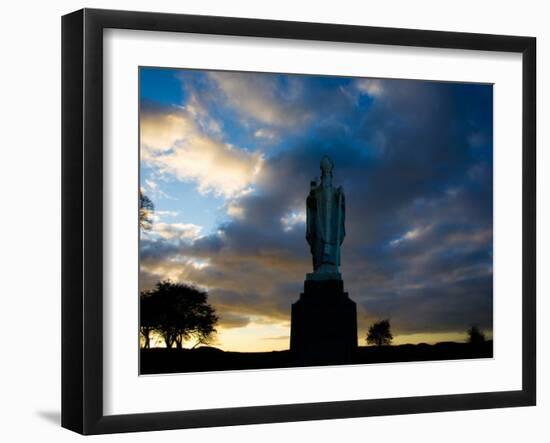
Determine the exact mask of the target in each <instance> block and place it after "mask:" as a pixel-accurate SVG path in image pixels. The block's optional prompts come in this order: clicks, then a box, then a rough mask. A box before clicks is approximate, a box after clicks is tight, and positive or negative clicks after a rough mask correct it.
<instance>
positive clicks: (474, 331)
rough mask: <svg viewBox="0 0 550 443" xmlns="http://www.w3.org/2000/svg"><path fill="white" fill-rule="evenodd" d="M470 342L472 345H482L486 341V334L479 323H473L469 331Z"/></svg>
mask: <svg viewBox="0 0 550 443" xmlns="http://www.w3.org/2000/svg"><path fill="white" fill-rule="evenodd" d="M467 334H468V343H470V344H471V345H480V344H483V343H485V334H484V333H483V332H482V331H481V330H480V329H479V327H478V326H477V325H472V327H471V328H470V329H468V331H467Z"/></svg>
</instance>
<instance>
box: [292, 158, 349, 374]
mask: <svg viewBox="0 0 550 443" xmlns="http://www.w3.org/2000/svg"><path fill="white" fill-rule="evenodd" d="M333 167H334V165H333V163H332V161H331V160H330V158H328V157H327V156H326V155H325V156H324V157H323V158H322V159H321V183H320V184H319V185H317V182H316V181H314V182H311V188H310V191H309V195H308V197H307V200H306V207H307V227H306V240H307V242H308V243H309V247H310V251H311V255H312V256H313V272H312V273H308V274H306V280H305V281H304V292H302V293H301V294H300V298H299V299H298V301H296V302H295V303H293V304H292V311H291V319H290V351H291V353H292V356H293V359H294V362H295V363H296V364H298V365H311V364H340V363H350V362H352V361H353V359H354V358H355V354H356V350H357V307H356V305H355V302H353V301H352V300H350V298H349V296H348V293H347V292H345V291H344V281H343V280H342V276H341V275H340V272H339V271H338V266H340V246H341V245H342V242H343V241H344V236H345V235H346V233H345V230H344V222H345V220H344V219H345V213H346V203H345V199H344V191H343V190H342V188H341V187H339V188H335V187H333V186H332V169H333Z"/></svg>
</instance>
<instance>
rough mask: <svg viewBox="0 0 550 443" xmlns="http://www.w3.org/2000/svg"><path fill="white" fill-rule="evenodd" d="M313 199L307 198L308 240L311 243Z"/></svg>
mask: <svg viewBox="0 0 550 443" xmlns="http://www.w3.org/2000/svg"><path fill="white" fill-rule="evenodd" d="M311 215H312V214H311V199H310V197H309V196H308V198H307V199H306V240H307V242H308V243H309V244H311Z"/></svg>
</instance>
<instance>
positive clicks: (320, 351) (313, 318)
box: [290, 280, 357, 365]
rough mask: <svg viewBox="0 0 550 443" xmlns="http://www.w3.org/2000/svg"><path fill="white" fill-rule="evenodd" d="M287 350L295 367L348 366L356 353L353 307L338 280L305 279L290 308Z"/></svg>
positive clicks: (355, 310) (355, 316) (355, 312)
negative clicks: (300, 291)
mask: <svg viewBox="0 0 550 443" xmlns="http://www.w3.org/2000/svg"><path fill="white" fill-rule="evenodd" d="M290 350H291V352H292V354H293V357H294V359H295V361H296V363H297V364H304V365H305V364H313V365H316V364H318V365H323V364H339V363H349V362H351V361H352V358H353V355H354V354H355V352H356V350H357V308H356V305H355V302H353V301H352V300H350V299H349V297H348V294H347V292H344V283H343V281H342V280H320V281H316V280H306V281H305V282H304V292H303V293H302V294H300V299H299V300H298V301H297V302H296V303H294V304H293V305H292V315H291V326H290Z"/></svg>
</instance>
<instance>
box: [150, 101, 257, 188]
mask: <svg viewBox="0 0 550 443" xmlns="http://www.w3.org/2000/svg"><path fill="white" fill-rule="evenodd" d="M140 133H141V156H142V161H143V162H144V163H145V164H146V165H148V166H151V167H155V168H157V170H158V172H159V174H170V175H173V176H175V177H176V178H178V179H181V180H188V181H194V182H196V183H197V185H198V186H197V187H198V190H199V192H202V193H208V192H214V193H216V194H221V195H223V196H226V197H232V196H236V195H239V194H240V193H242V192H245V191H246V190H247V188H248V187H249V186H251V185H252V183H253V182H254V179H255V177H256V175H257V174H258V173H259V172H260V171H261V168H262V163H263V158H262V155H261V154H260V153H253V152H247V151H243V150H241V149H238V148H236V147H234V146H231V145H230V144H228V143H223V142H222V141H220V140H216V139H214V138H212V137H210V136H209V135H206V134H205V133H203V132H201V130H200V129H199V128H198V127H197V125H196V124H195V123H194V120H193V117H192V113H190V112H189V111H188V110H186V109H177V108H175V107H174V108H164V109H148V108H145V109H144V110H143V111H142V114H141V123H140Z"/></svg>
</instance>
